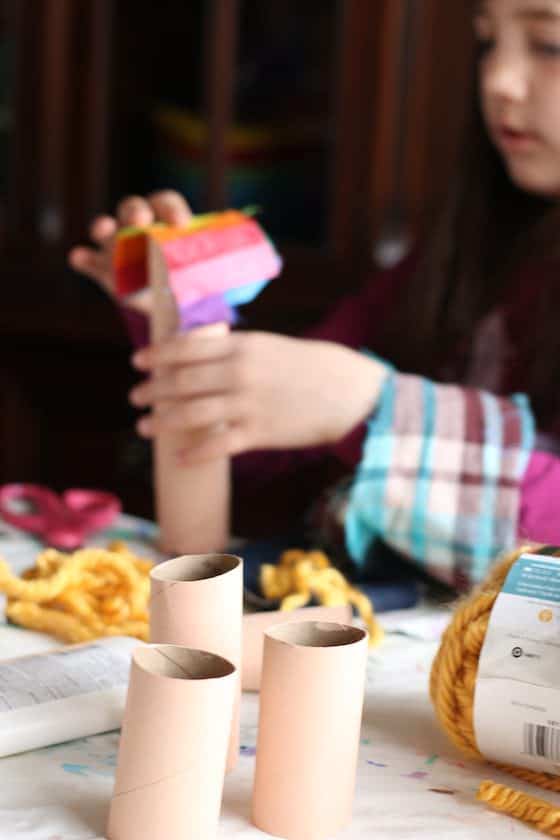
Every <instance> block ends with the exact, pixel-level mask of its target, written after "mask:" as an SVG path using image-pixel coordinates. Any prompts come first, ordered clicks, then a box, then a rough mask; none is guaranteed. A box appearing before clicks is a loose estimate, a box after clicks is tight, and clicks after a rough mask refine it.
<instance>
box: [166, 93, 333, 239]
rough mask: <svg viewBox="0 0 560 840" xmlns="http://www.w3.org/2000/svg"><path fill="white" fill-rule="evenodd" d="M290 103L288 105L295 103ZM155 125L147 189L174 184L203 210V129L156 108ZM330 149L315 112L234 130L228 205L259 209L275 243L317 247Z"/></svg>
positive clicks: (182, 114) (201, 123)
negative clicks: (255, 206) (254, 206)
mask: <svg viewBox="0 0 560 840" xmlns="http://www.w3.org/2000/svg"><path fill="white" fill-rule="evenodd" d="M291 102H292V105H293V96H292V97H291ZM290 107H291V113H292V117H293V107H292V106H290ZM154 122H155V135H156V149H155V154H154V157H153V160H152V164H153V170H154V171H153V173H152V183H151V185H150V187H151V188H152V189H160V188H163V187H165V185H167V184H174V185H175V188H176V189H178V190H180V192H182V193H183V194H184V195H187V196H188V197H189V201H190V202H191V203H192V206H193V207H201V206H203V202H204V194H205V191H206V186H207V180H208V173H207V156H208V152H207V150H208V143H209V138H210V131H209V125H208V122H207V121H206V120H205V119H204V118H203V117H200V116H198V115H197V114H196V113H194V112H192V111H189V110H188V109H184V108H178V107H175V106H173V105H161V106H160V107H159V108H157V110H156V112H155V114H154ZM328 148H329V130H328V120H327V119H326V117H319V118H318V117H317V115H316V114H315V113H314V109H313V108H312V107H311V108H309V109H307V110H306V111H305V113H301V112H298V113H297V116H296V118H295V119H293V118H292V119H290V118H286V116H284V115H283V114H278V113H276V116H275V118H274V119H273V120H270V119H264V118H261V119H259V120H256V121H253V120H251V121H247V120H239V121H237V122H235V123H233V124H232V125H230V126H229V127H228V128H227V130H226V133H225V137H224V154H225V159H226V171H225V190H226V196H227V202H228V204H229V205H231V206H233V207H245V206H247V205H251V204H257V205H258V206H259V207H261V208H262V218H263V221H264V223H265V225H266V228H267V230H269V231H271V232H272V234H273V235H274V237H275V238H282V239H283V240H289V241H296V242H306V243H310V242H313V243H320V242H321V241H322V240H323V238H324V224H325V217H326V208H327V205H328V196H327V184H328V178H327V160H328Z"/></svg>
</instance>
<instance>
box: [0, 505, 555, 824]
mask: <svg viewBox="0 0 560 840" xmlns="http://www.w3.org/2000/svg"><path fill="white" fill-rule="evenodd" d="M117 531H118V533H119V535H120V536H121V537H123V538H127V539H128V540H129V542H130V543H131V545H132V546H133V547H134V548H137V549H142V550H144V554H146V551H145V547H146V541H147V540H148V541H149V539H150V538H151V537H152V536H153V533H154V532H153V530H152V529H151V527H150V526H149V524H147V523H143V522H141V521H140V520H134V519H132V518H131V517H123V518H122V519H121V521H120V522H119V523H118V529H117ZM114 534H115V529H113V531H112V535H114ZM98 542H99V543H100V544H104V543H105V542H106V540H104V539H103V538H99V539H98ZM37 550H38V546H37V543H35V542H34V541H33V540H31V539H29V538H26V537H23V536H21V535H19V534H17V533H16V532H15V531H13V529H9V528H4V526H3V525H2V523H0V556H2V557H4V558H5V559H7V560H8V562H9V563H10V564H11V565H12V567H13V568H14V569H15V570H17V571H18V572H20V571H21V570H22V569H23V568H25V567H28V566H29V565H32V563H33V562H34V558H35V556H36V554H37ZM154 556H156V555H155V552H154ZM0 611H1V613H2V614H3V604H2V603H0ZM448 617H449V613H448V611H446V610H445V609H443V608H433V607H421V608H416V609H414V610H408V611H402V612H398V613H386V614H384V615H383V624H384V626H385V628H386V630H387V631H388V632H387V637H386V640H385V642H384V643H383V645H382V646H381V647H380V648H378V649H376V650H374V651H372V652H371V654H370V657H369V662H368V672H367V689H366V697H365V704H364V718H363V728H362V738H361V746H360V756H359V763H358V776H357V786H356V800H355V807H354V818H353V821H352V824H351V825H350V826H349V827H348V828H347V829H346V830H345V831H343V832H342V833H340V834H339V835H338V836H337V837H338V840H364V838H370V837H371V838H373V837H375V838H376V840H384V838H389V837H390V838H392V840H394V838H395V837H398V838H414V840H420V839H421V838H426V840H428V838H429V840H433V838H434V837H437V838H453V840H467V838H468V840H476V838H480V840H489V839H490V838H502V837H504V838H505V837H508V838H510V837H514V838H524V837H526V838H535V837H537V836H538V834H537V833H536V832H534V831H533V830H531V829H529V828H527V827H526V826H524V825H522V824H521V823H518V822H517V821H515V820H512V819H510V818H508V817H505V816H502V815H498V814H495V813H493V812H492V811H490V810H488V809H487V808H485V807H484V806H483V805H481V804H479V803H477V802H476V799H475V794H476V790H477V788H478V784H479V783H480V781H481V780H483V779H486V778H492V779H495V780H497V781H502V782H505V783H506V784H512V783H513V784H515V786H516V787H520V788H523V789H525V790H527V791H530V792H531V793H533V794H534V795H537V796H542V797H543V798H546V799H548V800H549V801H554V797H553V796H552V794H548V793H546V792H544V791H542V792H541V791H538V790H536V789H535V788H531V786H530V785H529V786H524V785H522V784H520V783H519V784H518V783H517V781H515V780H512V779H511V777H509V776H506V775H504V774H500V773H498V772H495V771H494V769H493V768H491V767H488V766H487V765H485V764H482V763H477V762H473V761H469V760H466V759H464V758H463V757H462V756H461V755H460V754H459V753H458V752H457V751H456V750H455V748H454V747H453V746H451V745H450V744H449V742H448V741H447V739H446V738H445V736H444V735H443V733H442V732H441V731H440V730H439V728H438V725H437V723H436V720H435V718H434V714H433V711H432V707H431V705H430V701H429V697H428V678H429V672H430V664H431V661H432V659H433V656H434V654H435V651H436V649H437V644H438V639H439V637H440V635H441V632H442V630H443V627H444V626H445V624H446V622H447V620H448ZM0 622H1V619H0ZM54 646H56V643H55V642H54V641H53V640H52V639H50V638H48V637H46V636H44V635H40V634H37V633H32V632H29V631H25V630H21V629H18V628H15V627H12V626H8V625H6V624H5V623H0V659H3V658H8V657H11V656H16V655H20V654H22V653H31V652H35V651H39V650H45V649H48V648H52V647H54ZM257 721H258V695H256V694H245V695H244V696H243V704H242V720H241V745H242V746H241V755H240V760H239V763H238V766H237V768H236V770H235V771H234V772H233V773H232V774H231V775H230V776H228V778H227V780H226V785H225V791H224V802H223V809H222V821H221V825H220V831H219V837H220V838H238V840H258V838H267V837H270V835H268V834H264V833H263V832H260V831H258V830H257V829H256V828H255V827H254V826H252V825H251V823H250V801H251V787H252V778H253V772H254V765H255V744H256V736H257ZM118 737H119V736H118V733H116V732H112V733H108V734H104V735H98V736H94V737H90V738H83V739H80V740H78V741H70V742H67V743H64V744H59V745H56V746H52V747H47V748H45V749H41V750H35V751H33V752H28V753H25V754H22V755H17V756H12V757H10V758H3V759H0V839H1V840H15V839H16V838H17V840H91V839H92V838H103V836H104V834H103V833H104V828H105V824H106V819H107V813H108V807H109V802H110V797H111V791H112V787H113V781H114V772H115V765H116V760H117V750H118ZM325 737H328V733H325ZM558 800H560V797H559V798H558ZM558 800H557V801H558ZM154 840H159V838H154ZM166 840H167V838H166Z"/></svg>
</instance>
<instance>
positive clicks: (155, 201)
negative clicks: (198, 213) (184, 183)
mask: <svg viewBox="0 0 560 840" xmlns="http://www.w3.org/2000/svg"><path fill="white" fill-rule="evenodd" d="M148 201H149V203H150V206H151V208H152V210H153V212H154V214H155V217H156V219H158V220H159V221H161V222H167V224H169V225H186V224H187V223H188V222H189V221H190V220H191V218H192V210H191V208H190V207H189V205H188V204H187V202H186V201H185V199H184V198H183V196H182V195H180V193H178V192H175V191H174V190H160V191H159V192H155V193H152V195H150V196H148Z"/></svg>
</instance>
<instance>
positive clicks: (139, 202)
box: [117, 195, 154, 227]
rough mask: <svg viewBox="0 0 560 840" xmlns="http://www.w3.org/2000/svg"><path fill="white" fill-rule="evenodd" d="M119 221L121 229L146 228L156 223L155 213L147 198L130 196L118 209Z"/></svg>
mask: <svg viewBox="0 0 560 840" xmlns="http://www.w3.org/2000/svg"><path fill="white" fill-rule="evenodd" d="M117 219H118V223H119V225H120V226H121V227H129V226H132V227H146V226H147V225H151V224H152V222H153V221H154V213H153V210H152V208H151V206H150V204H149V202H148V201H146V199H145V198H142V197H141V196H139V195H130V196H128V198H125V199H123V201H121V202H120V204H119V206H118V207H117Z"/></svg>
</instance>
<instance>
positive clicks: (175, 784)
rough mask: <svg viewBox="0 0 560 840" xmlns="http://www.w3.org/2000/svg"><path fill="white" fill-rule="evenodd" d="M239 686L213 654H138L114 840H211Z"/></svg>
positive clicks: (114, 804) (149, 650)
mask: <svg viewBox="0 0 560 840" xmlns="http://www.w3.org/2000/svg"><path fill="white" fill-rule="evenodd" d="M236 682H237V681H236V670H235V667H234V666H233V665H232V663H231V662H228V661H227V660H226V659H223V658H222V657H220V656H216V655H215V654H212V653H208V652H207V651H202V650H191V649H188V648H183V647H178V646H176V645H146V646H144V647H141V648H137V649H136V650H135V651H134V653H133V656H132V667H131V671H130V682H129V686H128V694H127V701H126V709H125V714H124V720H123V726H122V733H121V741H120V747H119V755H118V763H117V773H116V781H115V789H114V793H113V799H112V801H111V807H110V813H109V823H108V827H107V836H108V838H109V840H154V838H159V837H161V838H165V840H213V838H214V837H215V836H216V831H217V826H218V821H219V816H220V807H221V799H222V790H223V782H224V775H225V767H226V757H227V751H228V743H229V737H230V727H231V717H232V714H233V703H234V696H235V690H236Z"/></svg>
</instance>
